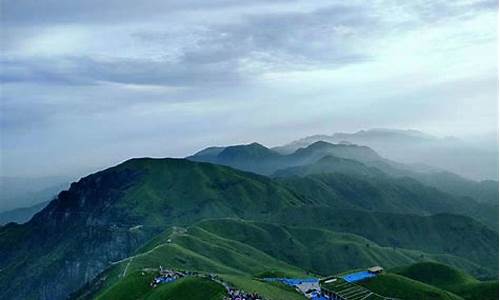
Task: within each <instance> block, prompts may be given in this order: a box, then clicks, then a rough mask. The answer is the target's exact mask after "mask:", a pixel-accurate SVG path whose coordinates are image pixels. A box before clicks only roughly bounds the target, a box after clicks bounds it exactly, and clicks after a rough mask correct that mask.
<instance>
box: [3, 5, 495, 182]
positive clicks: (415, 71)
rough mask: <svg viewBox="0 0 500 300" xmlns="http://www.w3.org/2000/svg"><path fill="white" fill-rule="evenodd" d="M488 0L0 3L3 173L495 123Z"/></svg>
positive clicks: (463, 130)
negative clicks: (347, 133) (378, 131)
mask: <svg viewBox="0 0 500 300" xmlns="http://www.w3.org/2000/svg"><path fill="white" fill-rule="evenodd" d="M497 9H498V8H497V2H496V1H465V0H464V1H425V0H417V1H411V2H408V1H395V0H393V1H391V0H378V1H348V2H346V1H272V2H271V1H231V0H226V1H209V2H207V1H194V0H192V1H123V0H122V1H114V0H112V1H94V0H91V1H76V0H75V1H62V2H61V1H49V0H45V1H27V0H20V1H1V13H2V16H1V23H2V24H1V25H2V29H1V40H2V45H1V50H2V52H1V55H0V69H1V70H2V71H1V73H0V80H1V82H2V91H1V93H2V94H1V96H2V104H1V116H0V118H1V119H0V126H1V132H2V140H1V142H2V144H1V151H2V152H1V153H2V160H1V166H0V168H1V170H2V173H6V174H9V175H12V176H17V175H19V176H25V175H37V176H38V175H43V174H51V175H53V174H59V173H68V172H73V171H75V170H78V169H84V168H88V167H90V168H92V167H98V166H104V165H107V164H110V163H114V162H117V161H119V160H122V159H126V158H128V157H131V156H147V155H150V156H151V155H152V156H155V155H156V156H167V155H174V156H183V155H187V154H189V152H191V151H194V150H196V149H198V148H200V147H203V146H206V145H209V144H226V143H239V142H249V141H254V140H258V141H261V142H264V143H267V144H270V145H273V144H278V143H281V142H286V141H287V140H288V139H292V138H296V137H299V136H301V135H305V134H312V133H321V132H327V133H328V132H332V131H338V130H356V129H359V128H365V127H412V128H421V129H424V130H429V131H431V132H432V133H437V134H454V135H460V134H481V133H485V132H490V131H495V130H496V122H497V121H496V120H497V115H496V111H497V110H496V105H497V104H496V100H497V79H496V78H497V70H496V64H497V56H496V50H497V46H496V45H497V33H496V19H497Z"/></svg>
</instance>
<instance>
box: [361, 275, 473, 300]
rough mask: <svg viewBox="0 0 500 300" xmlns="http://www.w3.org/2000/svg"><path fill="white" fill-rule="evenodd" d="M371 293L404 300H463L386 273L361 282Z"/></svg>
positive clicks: (446, 292)
mask: <svg viewBox="0 0 500 300" xmlns="http://www.w3.org/2000/svg"><path fill="white" fill-rule="evenodd" d="M361 285H363V286H364V287H367V288H368V289H370V290H372V291H373V292H375V293H377V294H380V295H383V296H386V297H394V298H398V299H405V300H421V299H426V300H463V298H462V297H460V296H458V295H456V294H453V293H451V292H448V291H444V290H441V289H439V288H436V287H434V286H432V285H428V284H425V283H422V282H419V281H416V280H412V279H409V278H406V277H404V276H400V275H397V274H392V273H386V274H382V275H379V276H377V277H375V278H371V279H368V280H366V281H363V282H361Z"/></svg>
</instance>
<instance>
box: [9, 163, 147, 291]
mask: <svg viewBox="0 0 500 300" xmlns="http://www.w3.org/2000/svg"><path fill="white" fill-rule="evenodd" d="M140 176H141V174H140V173H139V172H135V171H131V170H123V171H121V170H120V171H116V172H115V171H112V172H101V173H97V174H95V175H91V176H89V177H86V178H83V179H82V180H80V182H78V183H74V184H72V185H71V188H70V189H69V190H68V191H64V192H61V193H60V194H59V196H58V197H57V198H56V199H55V200H54V201H52V202H51V203H50V204H49V206H47V207H46V208H45V209H44V210H43V211H41V212H40V213H38V214H37V215H36V216H35V217H34V218H33V219H32V220H31V221H30V222H28V223H27V224H23V225H18V224H13V223H12V224H8V225H7V226H4V227H2V228H0V236H1V235H5V234H8V235H11V236H10V238H7V239H6V240H8V241H9V243H8V244H2V245H1V246H0V254H1V255H0V257H1V258H0V266H1V269H2V270H3V272H2V274H1V275H0V279H1V280H0V282H2V283H3V284H2V283H0V286H2V289H1V290H2V291H3V292H0V295H1V296H0V298H2V299H31V298H36V299H46V300H52V299H64V298H66V297H67V295H68V294H69V293H71V292H72V291H74V290H75V289H78V288H79V287H80V286H81V285H82V284H83V283H84V282H87V281H89V280H91V279H93V278H94V277H95V276H96V275H97V274H99V272H101V271H102V270H103V269H104V268H105V267H106V266H108V265H109V263H110V262H113V261H117V260H120V259H123V258H125V257H126V256H128V255H129V254H130V253H131V252H132V251H133V250H134V249H136V248H137V247H138V246H140V245H142V244H143V243H144V242H145V241H147V240H148V239H149V238H150V237H151V236H152V235H153V234H154V231H151V230H150V231H149V232H148V231H147V230H144V229H138V230H133V231H131V230H129V228H130V226H129V224H121V223H118V222H116V221H117V220H118V218H117V216H116V214H115V213H114V212H112V211H106V208H107V207H111V206H112V204H113V202H114V201H117V199H119V198H120V197H122V194H123V193H124V192H125V191H126V190H127V188H129V187H130V186H131V185H132V184H133V183H134V182H137V180H138V179H139V178H140ZM118 214H119V212H118ZM12 277H15V280H12V281H11V280H10V279H11V278H12ZM11 284H14V285H18V286H19V288H14V289H13V288H12V287H10V288H9V289H5V288H4V285H11Z"/></svg>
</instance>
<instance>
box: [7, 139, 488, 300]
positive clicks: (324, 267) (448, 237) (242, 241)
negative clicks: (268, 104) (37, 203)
mask: <svg viewBox="0 0 500 300" xmlns="http://www.w3.org/2000/svg"><path fill="white" fill-rule="evenodd" d="M197 156H198V158H200V157H203V160H208V158H213V157H216V158H217V160H216V161H215V162H217V163H222V164H228V165H232V166H233V167H239V168H242V169H247V170H248V169H250V167H251V168H252V169H251V170H252V171H255V172H259V173H265V174H272V173H275V175H276V177H266V176H263V175H257V174H254V173H249V172H245V171H239V170H235V169H232V168H230V167H226V166H220V165H214V164H211V163H204V162H194V161H190V160H185V159H148V158H144V159H132V160H129V161H126V162H124V163H122V164H120V165H118V166H116V167H113V168H109V169H107V170H104V171H101V172H98V173H95V174H92V175H90V176H87V177H85V178H82V179H81V180H80V181H78V182H77V183H73V184H72V185H71V187H70V189H69V190H67V191H64V192H62V193H60V194H59V196H58V197H57V199H55V200H54V201H52V202H51V203H50V204H49V205H48V206H47V207H46V208H45V209H43V210H42V211H41V212H40V213H38V214H36V215H35V216H34V217H33V219H31V220H30V221H29V222H27V223H25V224H21V225H19V224H8V225H6V226H3V227H0V269H1V272H0V298H2V299H3V298H5V299H63V298H65V297H67V296H68V295H69V294H70V293H72V292H75V291H78V293H76V294H73V296H74V297H75V298H82V299H84V298H92V297H103V298H102V299H110V298H111V299H113V298H119V299H123V297H128V296H131V297H134V299H137V298H141V297H142V299H155V298H154V297H163V298H165V297H167V298H166V299H169V298H168V297H176V298H175V299H183V297H188V296H187V295H186V294H182V293H185V292H193V293H195V292H196V291H197V290H200V289H203V288H206V289H210V290H213V291H214V294H213V295H214V297H218V296H219V294H218V292H217V291H218V290H219V289H218V286H217V285H216V284H215V285H214V283H213V282H207V281H203V280H199V279H192V280H191V279H185V280H182V281H179V282H176V283H175V284H172V285H169V286H168V287H167V285H165V287H163V286H162V287H161V288H159V289H158V290H155V291H154V293H153V292H151V290H150V289H149V286H148V284H149V282H150V280H151V278H152V277H151V276H153V273H154V272H153V273H152V272H151V271H148V270H151V268H158V266H159V265H162V266H167V267H170V268H179V269H182V270H190V271H198V272H205V273H217V274H220V276H221V277H222V278H224V279H225V280H227V281H228V282H230V283H232V284H233V285H234V286H237V287H239V288H244V289H245V290H246V291H249V292H252V291H254V292H258V293H259V294H261V295H264V296H267V297H268V298H271V299H301V296H300V295H299V294H297V293H295V292H294V291H292V290H290V289H289V288H287V287H285V286H282V285H279V284H276V283H274V284H271V283H266V282H261V281H259V280H256V279H255V277H261V276H262V275H263V274H266V273H267V274H272V273H276V274H282V273H283V274H287V276H290V277H292V276H297V277H303V276H311V274H314V275H315V276H318V275H319V276H321V275H330V274H332V273H338V272H343V271H346V270H350V269H355V268H366V267H367V266H370V265H375V264H381V265H383V266H384V267H386V268H393V267H398V266H401V265H409V264H413V263H417V262H424V261H430V262H440V263H445V264H447V265H450V266H453V267H455V268H458V269H461V270H465V271H467V272H468V273H470V274H472V275H474V276H476V277H496V274H497V272H498V270H497V265H498V233H497V231H495V230H492V229H491V226H492V225H491V224H493V223H495V222H498V221H495V220H494V219H491V218H489V217H488V215H487V214H485V213H484V212H485V211H490V210H487V209H484V207H483V205H486V204H484V203H479V202H478V201H475V200H473V199H471V198H463V197H459V196H457V195H452V194H449V193H446V192H445V191H442V190H439V189H437V188H435V187H430V186H428V185H425V184H424V183H422V181H421V180H418V179H416V178H410V177H408V176H396V175H394V174H392V175H391V174H388V172H387V170H381V169H380V168H378V167H377V166H375V164H378V165H380V166H382V167H383V166H390V167H391V168H393V169H391V170H395V169H396V167H395V166H394V165H393V163H392V162H387V161H385V160H384V159H383V158H381V157H380V156H378V155H377V154H376V153H375V152H373V150H371V149H369V148H367V147H360V146H354V145H331V144H328V143H316V144H313V145H311V146H309V147H307V148H305V149H300V150H298V151H296V152H295V153H292V154H290V155H281V154H278V153H276V152H274V151H272V150H270V149H267V148H265V147H263V146H261V145H258V144H251V145H248V146H234V147H227V148H212V149H208V150H205V151H204V152H202V153H201V154H200V153H199V154H198V155H197ZM219 159H220V161H219ZM285 167H286V168H288V169H284V168H285ZM257 169H259V170H257ZM279 169H283V170H282V171H277V170H279ZM398 170H399V169H398ZM278 175H279V176H278ZM483 202H486V201H483ZM488 205H491V204H488ZM493 205H494V204H493ZM485 220H486V221H485ZM483 222H484V223H488V225H489V226H490V228H489V227H488V226H486V225H485V224H484V223H483ZM142 272H145V275H142ZM388 276H389V278H395V280H394V282H401V286H402V287H403V288H402V289H404V286H405V284H406V285H407V284H408V282H407V281H408V280H410V281H411V280H412V279H409V277H408V278H407V277H404V278H405V279H404V280H400V279H399V278H400V277H402V276H401V275H397V274H395V273H394V274H388ZM398 276H399V277H398ZM381 280H382V282H383V284H382V285H381V286H382V287H380V288H383V286H385V283H384V282H386V281H384V277H382V279H381ZM405 280H406V281H405ZM85 283H87V284H86V285H85ZM418 284H420V285H424V286H430V285H429V284H426V283H423V282H419V283H418ZM469 284H471V285H470V288H469V289H468V290H467V292H470V293H475V290H476V289H480V290H484V289H483V288H489V286H490V285H491V283H487V282H471V283H469ZM479 285H480V286H479ZM197 286H198V287H203V288H196V287H197ZM379 286H380V285H379ZM410 286H411V284H410ZM82 287H83V288H82ZM124 287H127V288H124ZM191 287H192V288H191ZM478 287H479V288H478ZM129 289H130V290H129ZM432 289H439V288H438V287H433V286H431V291H430V292H433V291H434V290H432ZM441 292H442V291H441ZM121 293H123V294H121ZM157 293H158V294H157ZM443 293H445V294H446V295H448V294H447V293H448V292H443ZM450 293H451V291H450ZM464 293H465V292H464ZM172 295H173V296H172ZM151 297H153V298H151ZM189 297H192V299H196V298H194V297H196V295H194V294H193V295H191V296H189ZM429 299H432V298H429ZM450 299H454V298H450Z"/></svg>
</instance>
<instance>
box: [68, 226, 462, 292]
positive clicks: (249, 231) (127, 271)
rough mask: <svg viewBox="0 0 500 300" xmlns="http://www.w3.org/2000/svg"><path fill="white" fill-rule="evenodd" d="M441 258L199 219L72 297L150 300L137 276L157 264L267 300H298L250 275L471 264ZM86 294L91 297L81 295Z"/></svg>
mask: <svg viewBox="0 0 500 300" xmlns="http://www.w3.org/2000/svg"><path fill="white" fill-rule="evenodd" d="M424 257H425V258H424ZM444 258H445V257H444V256H441V255H432V254H427V253H422V252H419V251H410V250H405V249H397V250H394V249H393V248H391V247H381V246H378V245H377V244H375V243H373V242H371V241H369V240H366V239H364V238H362V237H359V236H356V235H352V234H345V233H335V232H333V231H329V230H322V229H314V228H310V227H294V226H283V225H277V224H272V223H263V222H253V221H241V220H235V219H220V220H215V219H214V220H209V221H202V222H200V223H198V224H196V225H194V226H191V227H189V228H187V229H185V230H181V229H180V228H176V229H174V230H166V231H165V232H164V233H163V234H161V235H159V236H158V237H157V238H155V239H154V241H152V242H151V243H149V244H148V245H146V246H145V247H143V248H141V249H140V250H138V252H137V253H136V254H135V255H133V256H131V257H129V258H128V259H125V260H123V261H121V262H120V263H119V264H116V265H114V266H112V267H111V269H108V270H107V271H106V272H104V273H102V274H101V275H100V276H99V277H98V279H97V280H95V281H94V284H93V285H91V286H90V287H86V288H85V289H83V291H81V292H80V294H79V295H75V298H80V299H84V298H89V297H90V296H91V295H94V296H95V295H99V296H98V299H101V298H102V299H108V298H109V296H110V295H111V294H116V293H120V294H121V295H124V296H123V297H120V299H128V298H127V297H128V296H127V295H132V296H133V297H134V298H132V299H137V298H140V297H143V298H144V299H148V298H147V297H145V296H144V295H149V293H151V288H148V286H147V283H148V282H150V281H151V276H149V277H148V276H145V277H144V276H139V274H140V273H141V272H146V273H147V274H148V272H150V271H148V270H154V269H157V268H158V266H160V265H162V266H168V267H169V268H175V269H181V270H190V271H195V272H201V273H203V272H206V273H208V272H210V273H217V274H218V275H219V276H221V277H222V278H224V280H225V281H227V282H228V283H230V284H231V285H232V286H236V287H238V288H241V289H244V290H246V291H250V292H257V293H259V294H260V295H262V296H266V297H269V298H270V299H295V298H300V297H299V295H298V294H296V293H291V292H290V291H287V290H281V291H279V292H278V290H279V289H280V288H282V287H280V286H274V285H272V284H270V283H265V282H259V281H255V280H253V279H252V277H254V276H256V275H259V274H263V273H272V272H278V273H283V274H287V275H286V276H288V277H292V278H293V277H298V278H303V277H306V276H309V277H310V276H311V274H319V275H321V274H322V275H323V276H326V275H330V274H335V273H340V272H342V271H345V270H349V269H356V268H362V267H365V266H369V265H373V264H377V263H380V264H382V265H384V266H386V267H389V268H390V267H392V266H399V265H404V264H408V263H412V262H417V261H420V260H422V259H425V260H427V261H428V260H435V261H444V260H449V261H450V262H452V263H454V264H456V265H461V266H462V267H465V268H467V267H469V265H470V263H466V264H463V263H464V260H463V259H459V258H456V257H455V258H454V257H451V256H449V257H446V259H444ZM306 271H307V272H308V273H309V275H307V274H306ZM259 276H260V275H259ZM315 276H317V275H315ZM136 281H139V283H135V282H136ZM141 286H142V288H140V287H141ZM136 287H139V288H140V289H141V293H142V294H140V295H139V294H138V292H137V288H136ZM92 290H93V292H90V294H85V292H86V291H92ZM127 291H130V292H127ZM288 293H290V294H289V295H288V296H286V295H287V294H288ZM141 295H142V296H141ZM106 296H107V297H108V298H107V297H106ZM284 296H286V297H284ZM143 298H140V299H143ZM181 299H184V298H181ZM436 299H441V298H436ZM453 299H454V298H453Z"/></svg>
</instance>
